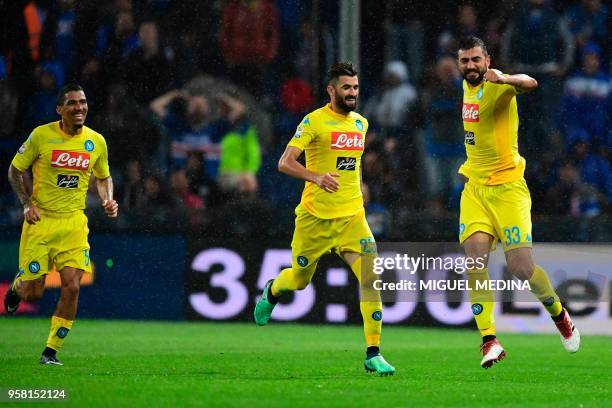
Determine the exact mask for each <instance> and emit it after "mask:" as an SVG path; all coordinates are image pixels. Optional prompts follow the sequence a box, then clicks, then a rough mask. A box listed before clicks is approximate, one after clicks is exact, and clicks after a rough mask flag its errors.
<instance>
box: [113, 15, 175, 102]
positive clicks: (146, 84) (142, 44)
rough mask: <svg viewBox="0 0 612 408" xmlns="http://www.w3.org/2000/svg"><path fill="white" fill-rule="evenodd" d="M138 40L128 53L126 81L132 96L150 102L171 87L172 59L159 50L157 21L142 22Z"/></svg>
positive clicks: (124, 74) (124, 66) (138, 100)
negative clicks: (169, 59) (133, 48)
mask: <svg viewBox="0 0 612 408" xmlns="http://www.w3.org/2000/svg"><path fill="white" fill-rule="evenodd" d="M138 41H139V43H138V48H136V49H135V50H133V51H132V52H131V53H130V54H129V55H128V57H127V60H126V61H125V63H124V64H123V69H124V73H123V80H124V81H125V83H126V84H127V89H128V92H129V94H130V96H131V97H132V98H133V99H134V100H135V101H136V102H138V103H139V104H141V105H147V104H148V103H149V102H151V101H152V100H153V99H154V98H156V97H157V96H159V95H161V94H163V93H165V92H167V91H168V90H169V89H170V88H171V86H172V85H173V78H172V71H171V68H170V62H169V61H168V59H167V58H166V56H165V54H164V53H163V52H162V50H161V49H160V43H159V35H158V30H157V24H156V23H155V22H153V21H146V22H144V23H142V24H140V27H139V29H138ZM143 78H146V80H143Z"/></svg>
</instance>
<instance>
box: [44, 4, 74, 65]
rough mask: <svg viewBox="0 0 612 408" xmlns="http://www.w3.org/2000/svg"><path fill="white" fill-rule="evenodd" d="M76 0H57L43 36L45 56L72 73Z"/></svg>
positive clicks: (46, 21) (48, 17)
mask: <svg viewBox="0 0 612 408" xmlns="http://www.w3.org/2000/svg"><path fill="white" fill-rule="evenodd" d="M75 6H76V0H57V1H56V4H55V5H54V6H52V7H51V8H50V10H49V12H48V14H47V17H46V19H45V23H44V31H43V36H42V44H41V46H42V49H43V53H42V54H43V58H45V59H53V60H55V61H57V62H58V63H59V64H61V65H62V67H63V69H64V72H66V74H67V75H71V74H72V72H73V70H74V60H75V59H74V56H75V54H74V50H75V45H74V43H75V38H74V37H75V33H74V29H75V22H76V18H77V16H76V13H75Z"/></svg>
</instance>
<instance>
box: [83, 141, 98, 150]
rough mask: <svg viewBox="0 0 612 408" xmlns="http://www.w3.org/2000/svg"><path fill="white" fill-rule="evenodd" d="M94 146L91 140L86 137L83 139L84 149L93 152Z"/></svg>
mask: <svg viewBox="0 0 612 408" xmlns="http://www.w3.org/2000/svg"><path fill="white" fill-rule="evenodd" d="M95 147H96V146H95V145H94V142H92V141H91V140H89V139H87V140H86V141H85V150H87V151H88V152H93V149H94V148H95Z"/></svg>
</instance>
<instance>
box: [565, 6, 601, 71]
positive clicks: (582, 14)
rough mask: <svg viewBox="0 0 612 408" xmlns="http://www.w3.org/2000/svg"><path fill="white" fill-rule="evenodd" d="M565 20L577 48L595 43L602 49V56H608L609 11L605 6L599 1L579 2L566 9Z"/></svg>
mask: <svg viewBox="0 0 612 408" xmlns="http://www.w3.org/2000/svg"><path fill="white" fill-rule="evenodd" d="M566 18H567V21H568V24H569V29H570V31H571V33H572V34H573V35H574V37H575V39H576V43H577V45H578V48H582V47H584V46H585V45H586V44H588V43H589V42H595V43H596V44H598V45H599V46H600V47H602V48H603V50H604V55H603V56H604V57H605V56H606V55H608V52H609V43H610V38H609V34H608V25H609V24H610V10H609V8H608V6H607V5H605V4H603V2H602V1H601V0H581V1H580V3H579V4H574V5H572V6H570V7H569V8H568V9H567V12H566ZM604 61H606V60H605V59H604Z"/></svg>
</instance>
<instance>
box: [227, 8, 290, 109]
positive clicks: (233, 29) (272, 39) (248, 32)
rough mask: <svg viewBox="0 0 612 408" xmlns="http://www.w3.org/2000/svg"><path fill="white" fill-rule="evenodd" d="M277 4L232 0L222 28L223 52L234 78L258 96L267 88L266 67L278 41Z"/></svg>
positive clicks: (266, 90) (272, 58) (274, 52)
mask: <svg viewBox="0 0 612 408" xmlns="http://www.w3.org/2000/svg"><path fill="white" fill-rule="evenodd" d="M279 42H280V39H279V21H278V11H277V9H276V6H275V5H274V3H273V2H271V1H270V0H229V1H228V2H227V4H226V5H225V7H224V9H223V20H222V23H221V28H220V32H219V43H220V48H221V54H222V55H223V59H224V60H225V65H226V66H227V67H228V69H229V74H230V77H231V79H232V80H233V81H234V82H236V83H237V84H240V85H242V86H244V87H245V88H246V89H248V90H249V91H251V92H252V93H253V94H255V95H256V96H259V97H261V96H263V95H264V93H265V94H269V93H270V90H269V89H265V85H266V84H265V82H264V80H265V70H266V68H267V67H268V65H269V64H270V63H271V62H272V61H273V60H274V58H275V57H276V54H277V52H278V45H279Z"/></svg>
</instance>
